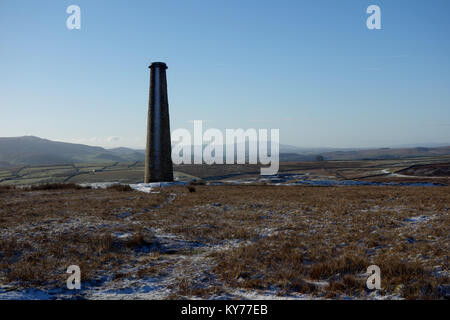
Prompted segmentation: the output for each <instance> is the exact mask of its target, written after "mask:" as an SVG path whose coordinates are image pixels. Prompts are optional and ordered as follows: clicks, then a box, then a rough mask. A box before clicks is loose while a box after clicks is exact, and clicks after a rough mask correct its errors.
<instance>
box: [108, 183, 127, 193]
mask: <svg viewBox="0 0 450 320" xmlns="http://www.w3.org/2000/svg"><path fill="white" fill-rule="evenodd" d="M106 189H107V190H114V191H119V192H130V191H133V188H131V187H130V185H129V184H113V185H111V186H109V187H107V188H106Z"/></svg>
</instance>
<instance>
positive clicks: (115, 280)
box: [0, 184, 450, 299]
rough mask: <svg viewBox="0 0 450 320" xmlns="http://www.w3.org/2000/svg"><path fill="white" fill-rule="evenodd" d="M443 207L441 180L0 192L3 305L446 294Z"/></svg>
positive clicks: (447, 193)
mask: <svg viewBox="0 0 450 320" xmlns="http://www.w3.org/2000/svg"><path fill="white" fill-rule="evenodd" d="M46 189H47V190H46ZM449 209H450V187H446V186H440V187H415V186H356V187H355V186H331V187H315V186H281V185H262V184H257V185H219V186H214V185H192V186H174V187H166V188H152V189H151V192H150V193H144V192H138V191H130V189H129V188H124V187H123V188H116V187H111V188H107V189H91V188H81V187H79V186H77V185H70V184H69V185H47V186H37V187H27V188H17V189H16V188H13V187H2V188H1V189H0V224H1V225H2V228H1V230H0V257H1V259H0V299H11V298H21V299H22V298H33V299H36V298H39V299H54V298H77V299H106V298H111V299H179V298H207V299H219V298H226V299H233V298H244V299H258V298H261V299H265V298H269V299H346V298H352V299H403V298H406V299H442V298H445V297H447V298H448V297H449V294H450V292H449V290H450V287H449V280H450V278H449V276H450V275H449V261H448V253H449V249H450V248H449V246H450V239H449V234H448V230H449V227H450V220H449V219H450V216H449ZM74 264H75V265H78V266H80V268H81V277H82V288H81V290H75V291H70V290H67V289H66V279H67V278H68V274H67V273H66V269H67V267H68V266H69V265H74ZM372 264H375V265H378V266H379V267H380V269H381V283H382V286H381V287H382V289H381V290H376V291H370V290H368V289H367V288H366V286H365V281H366V278H367V275H366V274H365V272H366V269H367V267H368V266H369V265H372Z"/></svg>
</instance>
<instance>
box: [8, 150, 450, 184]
mask: <svg viewBox="0 0 450 320" xmlns="http://www.w3.org/2000/svg"><path fill="white" fill-rule="evenodd" d="M435 164H436V165H441V166H444V167H443V169H442V168H438V169H439V170H434V171H433V170H431V171H430V168H428V169H427V170H414V166H421V165H428V166H431V167H432V166H434V165H435ZM449 166H450V156H439V157H421V158H411V159H402V160H367V161H323V162H282V163H281V164H280V170H279V172H280V173H287V174H297V175H299V177H300V176H301V175H303V180H304V179H307V180H338V181H339V180H356V181H378V182H401V181H406V182H432V183H441V184H448V183H449V181H450V176H449V174H448V168H449ZM411 167H413V168H412V169H411ZM174 170H175V178H176V179H177V180H181V181H191V180H192V179H197V180H198V179H205V180H207V181H249V179H250V180H252V181H255V179H256V180H257V179H259V178H260V176H259V173H260V166H259V165H179V166H174ZM445 170H447V171H445ZM413 172H415V174H414V173H413ZM436 173H438V174H436ZM143 176H144V164H143V163H142V162H107V163H103V164H99V163H95V164H73V165H59V166H23V167H15V168H9V169H3V170H0V185H29V184H39V183H99V182H117V183H127V184H136V183H141V182H143Z"/></svg>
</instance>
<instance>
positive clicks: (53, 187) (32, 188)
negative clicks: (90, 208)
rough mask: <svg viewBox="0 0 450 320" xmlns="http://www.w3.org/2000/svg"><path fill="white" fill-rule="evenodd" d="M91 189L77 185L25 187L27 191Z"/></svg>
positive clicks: (46, 184)
mask: <svg viewBox="0 0 450 320" xmlns="http://www.w3.org/2000/svg"><path fill="white" fill-rule="evenodd" d="M83 189H91V187H90V186H80V185H78V184H75V183H44V184H37V185H32V186H28V187H25V188H24V190H27V191H42V190H83Z"/></svg>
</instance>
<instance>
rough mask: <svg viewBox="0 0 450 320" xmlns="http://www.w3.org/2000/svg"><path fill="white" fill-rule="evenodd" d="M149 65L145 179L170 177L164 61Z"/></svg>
mask: <svg viewBox="0 0 450 320" xmlns="http://www.w3.org/2000/svg"><path fill="white" fill-rule="evenodd" d="M149 68H150V93H149V100H148V119H147V147H146V152H145V177H144V182H145V183H149V182H159V181H173V166H172V147H171V141H170V121H169V102H168V99H167V78H166V69H167V65H166V64H165V63H163V62H154V63H152V64H151V65H150V67H149Z"/></svg>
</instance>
